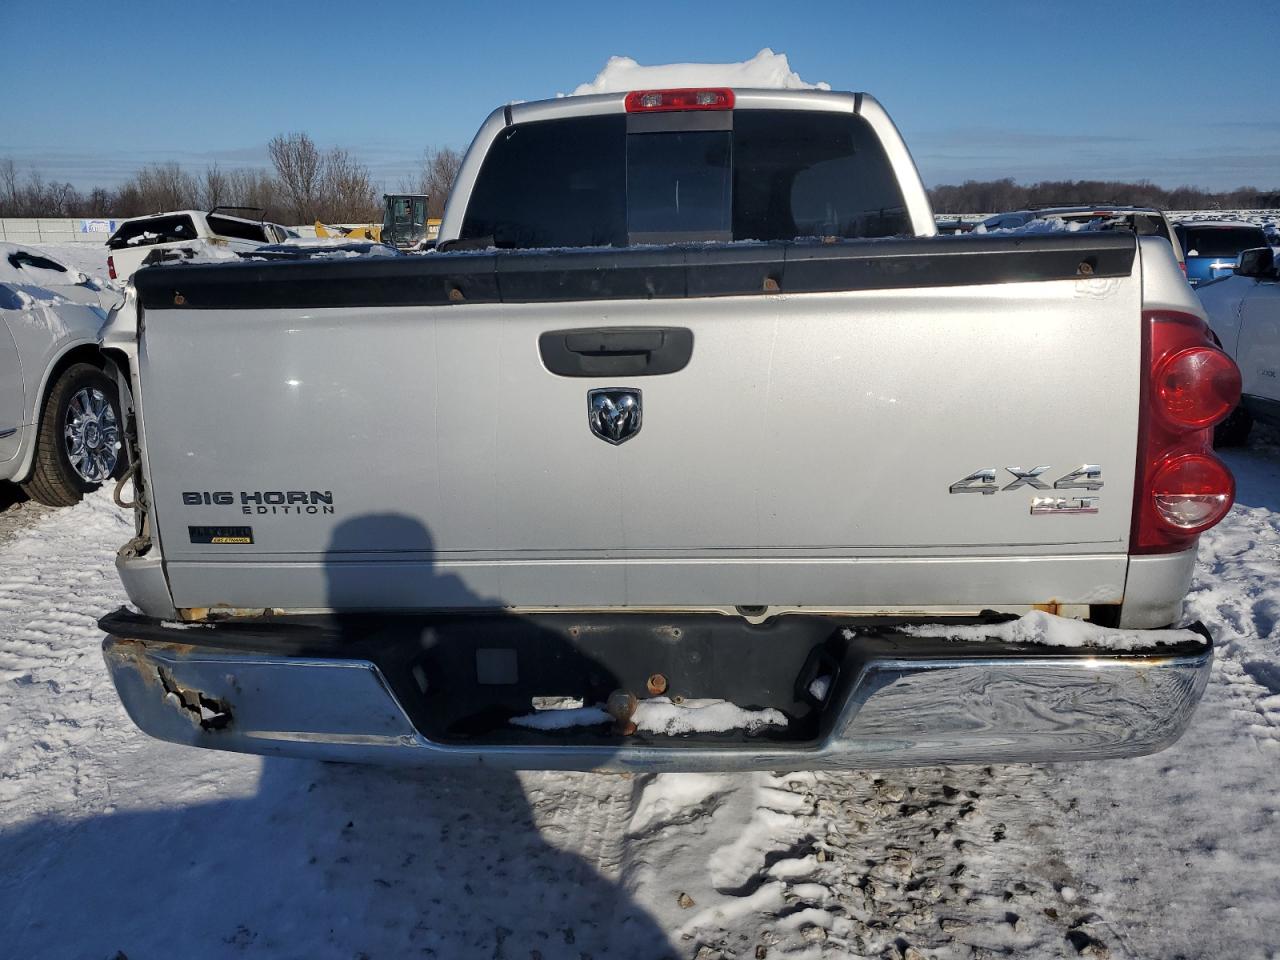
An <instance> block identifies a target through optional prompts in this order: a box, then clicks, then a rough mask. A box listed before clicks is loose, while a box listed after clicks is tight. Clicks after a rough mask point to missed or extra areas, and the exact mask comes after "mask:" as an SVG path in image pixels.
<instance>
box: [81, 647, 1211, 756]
mask: <svg viewBox="0 0 1280 960" xmlns="http://www.w3.org/2000/svg"><path fill="white" fill-rule="evenodd" d="M1152 635H1153V643H1154V640H1155V639H1158V638H1159V631H1153V632H1152ZM103 652H104V655H105V658H106V662H107V666H108V667H109V669H110V671H111V675H112V679H113V680H114V682H115V685H116V689H117V690H118V691H119V694H120V698H121V700H122V701H123V703H124V706H125V709H126V710H127V711H128V712H129V716H130V717H131V718H132V719H133V721H134V723H136V724H137V725H138V726H139V727H140V728H141V729H142V730H144V731H145V732H147V733H149V734H151V735H152V736H154V737H158V738H160V739H162V740H168V741H172V742H174V743H182V744H189V745H192V746H200V747H211V748H215V749H222V750H234V751H240V752H245V753H256V754H275V755H287V756H297V757H310V758H315V759H323V760H342V761H352V762H361V763H365V762H367V763H388V764H391V763H394V764H438V765H453V766H457V765H465V764H488V765H493V766H496V767H506V768H516V769H564V770H671V771H676V770H698V771H720V770H725V771H727V770H778V771H782V770H805V769H817V768H841V767H844V768H856V767H867V768H883V767H896V766H917V765H930V764H941V763H951V764H954V763H994V762H1009V761H1062V760H1095V759H1102V758H1110V757H1130V756H1139V755H1142V754H1148V753H1154V752H1156V751H1158V750H1162V749H1164V748H1165V747H1167V746H1169V745H1170V744H1172V743H1173V742H1174V741H1175V740H1177V739H1178V737H1179V736H1180V735H1181V734H1182V732H1183V730H1185V729H1186V726H1187V724H1188V723H1189V721H1190V719H1191V715H1192V713H1193V712H1194V710H1195V706H1196V703H1197V702H1198V701H1199V699H1200V696H1201V694H1202V693H1203V692H1204V688H1205V684H1206V683H1207V681H1208V678H1209V670H1210V666H1211V664H1212V661H1213V651H1212V647H1211V645H1210V644H1209V643H1208V642H1207V641H1206V643H1205V645H1204V647H1203V648H1199V649H1194V650H1190V651H1188V650H1187V649H1186V648H1185V645H1184V647H1183V648H1180V649H1179V650H1178V652H1177V653H1161V652H1159V651H1158V650H1154V649H1153V650H1152V651H1150V652H1148V653H1145V654H1136V655H1135V654H1132V653H1129V654H1109V653H1102V652H1097V653H1090V652H1087V651H1064V652H1063V653H1062V655H1060V656H1059V655H1045V654H1043V653H1040V654H1038V655H1026V654H1017V653H1010V654H1009V655H1000V656H984V657H982V658H975V657H973V656H972V655H969V656H957V657H955V658H954V659H953V658H948V657H946V656H933V657H930V658H928V659H919V658H915V659H899V658H879V659H870V660H868V661H867V662H865V663H864V664H862V666H861V667H860V668H859V670H858V671H857V673H856V675H855V676H854V677H852V678H851V682H849V683H848V684H847V685H846V688H845V693H844V694H843V696H842V700H841V702H839V703H833V704H832V705H831V707H830V709H831V710H833V711H835V720H834V722H833V723H832V724H831V725H830V729H829V733H827V734H826V736H825V737H823V738H822V739H820V740H819V741H818V742H817V743H816V744H806V745H797V746H787V745H785V744H777V743H772V742H770V743H760V744H759V745H753V743H752V742H751V741H750V740H748V741H746V742H741V743H734V744H732V745H707V744H699V745H696V746H690V745H685V746H681V745H679V744H677V743H673V744H672V745H671V746H653V745H639V744H637V745H634V746H632V745H628V744H627V743H626V742H623V743H621V744H619V745H600V744H590V745H588V744H582V743H577V744H575V743H573V742H572V736H571V735H570V734H566V735H565V737H564V739H563V740H558V741H556V742H554V743H548V744H532V745H530V744H519V745H511V744H501V745H485V746H473V745H467V746H458V745H454V744H442V743H438V742H432V741H431V740H428V739H427V738H426V737H424V736H423V735H422V734H421V733H420V732H419V731H418V730H417V729H416V728H415V726H414V724H413V722H412V721H411V720H410V718H409V715H408V714H407V713H406V711H405V709H404V708H403V706H402V705H401V703H400V702H399V700H398V699H397V697H396V696H395V694H394V693H393V692H392V688H391V686H390V685H389V684H388V682H387V681H386V679H385V678H384V676H383V674H382V672H381V671H380V670H379V668H378V667H377V666H376V665H375V664H374V663H372V662H369V661H365V660H348V659H336V658H328V657H324V658H317V657H297V656H280V655H272V654H267V653H260V652H251V651H242V650H229V649H215V648H206V647H201V646H192V645H188V644H184V643H179V642H172V643H171V642H157V641H156V640H154V639H149V640H146V641H143V640H137V639H130V638H128V637H119V636H109V637H108V638H107V639H106V641H105V642H104V645H103Z"/></svg>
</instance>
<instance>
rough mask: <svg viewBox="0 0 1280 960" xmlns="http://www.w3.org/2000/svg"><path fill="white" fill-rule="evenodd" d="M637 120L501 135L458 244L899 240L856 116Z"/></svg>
mask: <svg viewBox="0 0 1280 960" xmlns="http://www.w3.org/2000/svg"><path fill="white" fill-rule="evenodd" d="M673 116H676V117H680V116H684V115H673ZM644 121H645V122H643V123H637V122H633V123H631V125H630V132H629V125H628V116H627V115H623V114H614V115H609V116H600V117H576V118H572V119H566V120H547V121H541V122H538V123H527V124H520V125H518V126H515V127H511V128H509V129H508V130H506V131H504V132H503V133H502V134H500V135H499V137H498V139H497V140H496V141H495V142H494V144H493V146H492V147H491V148H490V150H489V153H488V155H487V156H486V157H485V161H484V164H483V166H482V168H481V170H480V175H479V177H478V178H477V180H476V185H475V187H474V189H473V190H472V194H471V199H470V202H469V204H468V207H467V213H466V216H465V217H464V220H463V225H462V231H461V234H460V239H461V240H463V241H467V243H468V245H477V246H478V245H482V244H483V245H493V246H496V247H507V248H534V247H583V246H610V245H611V246H625V245H628V244H637V243H668V242H677V241H708V240H712V241H714V240H791V239H795V238H797V237H849V238H853V237H886V236H896V235H899V234H903V233H908V232H909V221H908V219H907V213H906V207H905V204H904V201H903V198H902V192H901V190H900V189H899V187H898V183H897V179H896V178H895V177H894V175H893V169H892V167H891V166H890V164H889V161H888V158H887V157H886V156H885V155H884V150H883V149H882V148H881V146H880V142H879V139H878V138H877V137H876V136H875V134H874V132H873V131H872V130H871V129H870V127H869V126H868V125H867V123H866V121H865V120H863V119H861V118H860V117H855V116H853V115H851V114H837V113H824V112H817V111H813V112H808V111H790V110H743V111H738V112H735V113H733V114H720V115H718V116H716V117H707V116H705V115H704V117H702V118H700V119H699V120H696V121H681V120H679V119H677V120H674V121H672V122H671V124H670V126H671V127H673V128H674V129H664V128H663V125H662V123H661V122H657V123H655V122H654V121H653V119H652V118H651V117H644ZM716 127H719V129H717V128H716Z"/></svg>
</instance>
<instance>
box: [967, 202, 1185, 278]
mask: <svg viewBox="0 0 1280 960" xmlns="http://www.w3.org/2000/svg"><path fill="white" fill-rule="evenodd" d="M1035 220H1059V221H1061V222H1063V223H1070V224H1079V225H1080V226H1081V227H1083V228H1085V229H1089V230H1126V231H1128V232H1130V233H1136V234H1137V235H1138V236H1140V237H1164V239H1166V240H1168V241H1169V244H1170V246H1172V247H1173V255H1174V256H1175V257H1176V258H1177V260H1178V266H1179V267H1181V269H1182V272H1183V273H1186V272H1187V262H1186V257H1185V256H1184V254H1183V247H1182V245H1181V243H1179V240H1178V236H1177V234H1176V233H1175V232H1174V231H1173V230H1172V229H1171V228H1170V226H1169V218H1168V217H1166V216H1165V215H1164V213H1163V211H1160V210H1157V209H1156V208H1155V207H1131V206H1124V205H1120V204H1095V205H1093V206H1088V205H1084V206H1053V207H1050V206H1046V207H1032V208H1031V209H1028V210H1017V211H1014V212H1012V213H998V214H996V215H995V216H992V217H988V218H987V219H986V220H983V221H982V225H983V226H984V227H986V228H987V229H988V230H1008V229H1017V228H1019V227H1025V226H1026V225H1027V224H1029V223H1032V222H1033V221H1035Z"/></svg>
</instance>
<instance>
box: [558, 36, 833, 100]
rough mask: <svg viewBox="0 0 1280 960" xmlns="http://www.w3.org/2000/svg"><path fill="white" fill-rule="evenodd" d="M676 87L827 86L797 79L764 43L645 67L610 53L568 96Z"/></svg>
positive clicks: (780, 56) (783, 56)
mask: <svg viewBox="0 0 1280 960" xmlns="http://www.w3.org/2000/svg"><path fill="white" fill-rule="evenodd" d="M680 87H738V88H746V89H749V88H764V89H769V90H830V89H831V85H830V84H827V83H807V82H805V81H804V80H802V79H800V75H799V74H797V73H796V72H795V71H794V70H792V69H791V64H790V63H788V62H787V55H786V54H785V53H774V52H773V51H772V50H770V49H769V48H768V47H765V48H764V49H763V50H761V51H760V52H759V53H757V54H756V55H755V56H754V57H752V58H751V59H750V60H744V61H743V62H741V63H664V64H655V65H652V66H647V67H646V66H641V65H640V64H639V63H637V62H636V61H634V60H632V59H631V58H630V57H610V58H609V62H608V63H606V64H605V65H604V69H603V70H601V71H600V72H599V73H598V74H596V78H595V79H594V80H592V81H591V82H590V83H584V84H580V85H579V86H578V87H577V89H575V90H574V91H573V93H572V94H570V96H574V97H581V96H585V95H587V94H591V93H626V92H627V91H629V90H648V89H656V88H667V89H677V88H680Z"/></svg>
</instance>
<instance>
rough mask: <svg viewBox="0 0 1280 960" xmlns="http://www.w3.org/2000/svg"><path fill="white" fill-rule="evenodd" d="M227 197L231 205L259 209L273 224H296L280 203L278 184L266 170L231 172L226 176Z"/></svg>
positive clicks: (283, 204)
mask: <svg viewBox="0 0 1280 960" xmlns="http://www.w3.org/2000/svg"><path fill="white" fill-rule="evenodd" d="M226 176H227V196H228V197H230V198H231V201H230V202H232V203H238V204H243V205H244V206H247V207H261V208H262V210H263V216H264V217H265V218H266V219H267V220H271V221H273V222H275V223H297V222H298V221H297V220H295V219H293V218H292V215H291V213H290V211H289V210H287V209H286V206H287V204H286V203H284V202H282V201H281V190H280V184H279V183H278V182H277V180H276V179H275V177H273V176H271V174H269V173H268V172H267V171H266V170H232V171H231V172H230V173H228V174H227V175H226Z"/></svg>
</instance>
